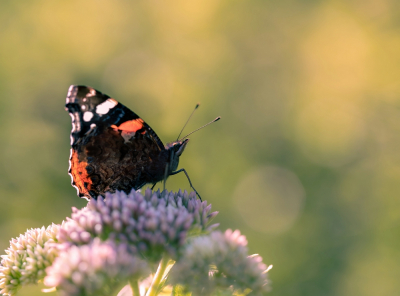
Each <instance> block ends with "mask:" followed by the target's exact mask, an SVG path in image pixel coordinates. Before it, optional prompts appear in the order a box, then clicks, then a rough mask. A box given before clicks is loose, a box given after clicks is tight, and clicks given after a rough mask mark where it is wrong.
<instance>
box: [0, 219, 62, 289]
mask: <svg viewBox="0 0 400 296" xmlns="http://www.w3.org/2000/svg"><path fill="white" fill-rule="evenodd" d="M59 228H60V226H59V225H56V224H52V225H50V226H49V227H47V228H46V229H45V228H44V227H42V228H35V229H30V230H28V231H27V232H25V233H24V234H21V235H20V236H19V237H17V238H13V239H12V240H11V241H10V247H9V248H8V249H7V250H6V254H7V255H3V256H2V260H1V266H0V294H5V295H15V293H16V292H17V290H18V289H19V288H20V287H21V286H22V285H26V284H30V283H36V282H37V281H38V280H41V279H43V278H44V276H45V268H46V267H48V266H50V265H51V263H52V262H53V260H54V258H56V257H57V254H58V251H57V248H56V244H55V243H56V241H57V240H56V236H57V234H58V232H59Z"/></svg>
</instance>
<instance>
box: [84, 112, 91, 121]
mask: <svg viewBox="0 0 400 296" xmlns="http://www.w3.org/2000/svg"><path fill="white" fill-rule="evenodd" d="M92 118H93V113H92V112H90V111H86V112H85V113H83V120H84V121H86V122H88V121H90V120H91V119H92Z"/></svg>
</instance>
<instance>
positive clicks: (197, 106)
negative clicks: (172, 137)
mask: <svg viewBox="0 0 400 296" xmlns="http://www.w3.org/2000/svg"><path fill="white" fill-rule="evenodd" d="M199 106H200V104H199V103H197V104H196V107H194V110H193V111H192V114H190V116H189V118H188V120H186V123H185V125H184V126H183V128H182V130H181V132H180V133H179V135H178V137H177V138H176V140H177V141H178V139H179V137H180V136H181V134H182V132H183V130H184V128H185V127H186V125H187V124H188V122H189V120H190V118H192V116H193V113H194V111H196V109H197V108H199Z"/></svg>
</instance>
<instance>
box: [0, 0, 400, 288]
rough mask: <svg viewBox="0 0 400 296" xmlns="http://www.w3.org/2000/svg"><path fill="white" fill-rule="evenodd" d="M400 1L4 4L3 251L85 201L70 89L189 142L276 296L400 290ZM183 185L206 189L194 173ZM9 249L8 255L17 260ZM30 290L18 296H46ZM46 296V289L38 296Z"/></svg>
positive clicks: (224, 224) (0, 84) (0, 32)
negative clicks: (121, 107)
mask: <svg viewBox="0 0 400 296" xmlns="http://www.w3.org/2000/svg"><path fill="white" fill-rule="evenodd" d="M399 12H400V2H399V1H395V0H350V1H338V0H332V1H322V0H309V1H306V0H299V1H293V0H281V1H262V0H258V1H237V0H231V1H223V0H190V1H187V0H176V1H175V0H173V1H161V0H158V1H156V0H151V1H127V0H120V1H105V0H96V1H94V0H86V1H76V0H70V1H41V0H39V1H2V2H1V4H0V44H1V46H0V94H1V97H0V126H1V129H0V141H1V145H0V202H1V206H0V211H1V212H0V247H1V249H2V250H4V249H5V248H7V247H8V245H9V243H8V241H9V239H10V238H11V237H16V236H18V235H19V233H23V232H24V231H25V230H26V229H27V228H31V227H41V226H42V225H46V226H47V225H48V224H50V223H52V222H55V223H60V222H61V221H62V220H63V219H64V218H65V217H67V216H69V215H70V212H71V206H76V207H83V206H84V205H85V204H86V202H85V200H82V199H79V198H78V197H77V196H76V191H75V189H74V188H73V187H72V186H71V185H70V177H69V176H68V174H67V169H68V157H69V133H70V130H71V122H70V117H69V116H68V114H67V112H66V111H65V110H64V103H65V96H66V94H67V90H68V87H69V85H70V84H85V85H89V86H92V87H94V88H96V89H98V90H100V91H102V92H104V93H106V94H108V95H110V96H112V97H114V98H115V99H117V100H119V101H120V102H122V103H123V104H125V105H126V106H128V107H129V108H131V109H132V110H134V111H135V112H136V113H138V114H139V115H140V116H141V117H142V118H143V119H144V120H146V121H147V122H148V123H149V124H150V125H151V126H152V128H153V129H154V130H155V131H156V132H157V133H158V135H159V136H160V138H161V139H162V140H163V141H164V143H166V142H169V141H173V140H174V139H175V138H176V136H177V134H178V133H179V131H180V129H181V127H182V126H183V124H184V122H185V121H186V119H187V117H188V115H189V114H190V112H191V111H192V109H193V107H194V106H195V104H196V103H197V102H200V103H201V108H200V109H199V110H198V112H197V113H196V114H195V116H194V118H193V120H192V121H191V122H190V124H189V126H188V127H187V129H186V130H185V132H190V131H191V130H193V129H195V128H197V127H199V126H200V125H202V124H204V123H205V122H208V121H209V120H211V119H213V118H215V117H216V116H218V115H220V116H222V120H221V121H220V122H218V123H215V124H214V125H212V126H210V127H207V128H206V129H205V130H202V131H200V132H198V133H196V134H194V135H192V136H191V137H190V138H191V142H190V143H189V145H188V147H187V148H186V150H185V153H184V154H183V156H182V157H181V165H180V167H184V168H186V169H187V171H188V173H189V175H190V177H191V179H192V181H193V183H194V186H195V187H196V189H197V190H198V191H199V192H200V194H201V195H202V197H203V198H204V199H206V200H208V201H209V202H211V203H212V204H213V209H214V210H218V211H220V214H219V216H218V218H217V222H220V223H221V229H223V230H224V229H226V228H238V229H240V230H241V231H242V233H243V234H245V235H246V236H247V238H248V241H249V248H250V251H251V253H259V254H261V255H262V257H263V258H264V261H265V263H267V264H273V265H274V268H273V269H272V270H271V272H270V277H271V280H272V287H273V290H272V292H271V294H270V295H275V296H278V295H279V296H284V295H291V296H295V295H296V296H300V295H301V296H303V295H304V296H306V295H307V296H309V295H328V296H333V295H341V296H346V295H352V296H353V295H364V296H368V295H374V296H376V295H400V281H399V277H400V264H399V262H400V237H399V229H400V220H399V217H400V199H399V192H400V151H399V146H400V84H399V77H400V13H399ZM167 187H168V189H173V190H177V189H178V188H186V189H188V190H189V189H190V187H189V185H188V182H187V180H186V178H185V176H184V175H183V174H182V175H178V176H174V177H171V178H170V179H169V180H168V182H167ZM3 253H4V252H3ZM37 291H38V288H25V289H23V290H21V293H20V295H36V293H37ZM38 295H39V294H38Z"/></svg>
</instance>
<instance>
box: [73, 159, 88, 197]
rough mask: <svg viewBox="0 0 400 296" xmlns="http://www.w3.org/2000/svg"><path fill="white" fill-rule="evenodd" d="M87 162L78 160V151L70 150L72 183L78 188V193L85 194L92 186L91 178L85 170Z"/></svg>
mask: <svg viewBox="0 0 400 296" xmlns="http://www.w3.org/2000/svg"><path fill="white" fill-rule="evenodd" d="M86 166H87V162H84V161H79V158H78V153H77V152H76V151H73V152H72V155H71V172H70V174H71V175H72V177H73V185H75V186H76V187H77V188H78V189H79V193H81V194H84V195H87V194H89V190H90V189H91V187H92V180H91V179H90V177H89V175H88V173H87V171H86Z"/></svg>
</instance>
